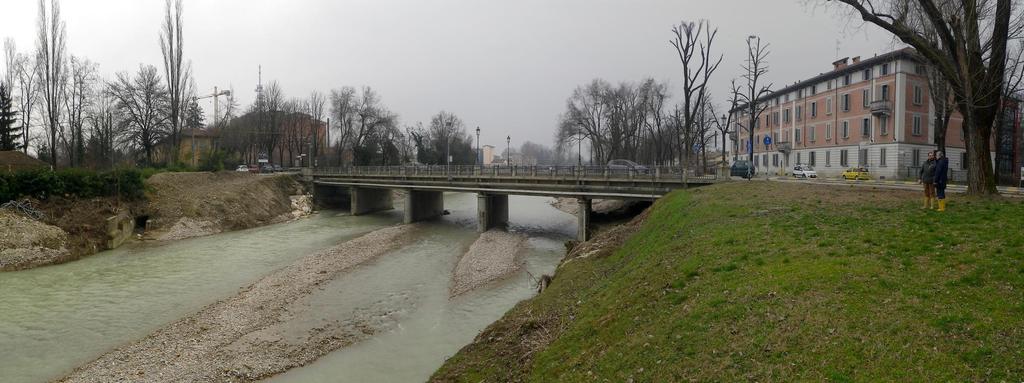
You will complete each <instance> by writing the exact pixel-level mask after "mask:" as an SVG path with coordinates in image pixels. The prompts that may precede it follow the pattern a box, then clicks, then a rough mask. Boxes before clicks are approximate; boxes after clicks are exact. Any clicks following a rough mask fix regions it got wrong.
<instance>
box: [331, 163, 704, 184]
mask: <svg viewBox="0 0 1024 383" xmlns="http://www.w3.org/2000/svg"><path fill="white" fill-rule="evenodd" d="M686 172H687V174H686V178H687V179H688V180H694V181H714V180H716V179H717V178H718V168H714V167H709V168H707V169H697V170H695V169H687V170H686ZM313 173H314V174H315V175H319V176H330V175H345V176H352V175H367V176H395V177H399V176H448V177H478V178H484V177H486V178H499V177H503V178H541V179H544V178H547V179H555V178H559V179H568V178H580V179H595V178H596V179H635V180H670V179H679V180H682V178H683V170H682V168H679V167H672V166H651V167H646V166H642V167H625V166H622V167H619V166H554V165H552V166H544V165H511V166H502V165H486V166H473V165H452V166H445V165H422V166H346V167H334V168H318V169H315V170H314V171H313Z"/></svg>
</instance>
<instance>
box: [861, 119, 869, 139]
mask: <svg viewBox="0 0 1024 383" xmlns="http://www.w3.org/2000/svg"><path fill="white" fill-rule="evenodd" d="M860 134H861V136H864V137H871V119H870V118H865V119H863V120H861V122H860Z"/></svg>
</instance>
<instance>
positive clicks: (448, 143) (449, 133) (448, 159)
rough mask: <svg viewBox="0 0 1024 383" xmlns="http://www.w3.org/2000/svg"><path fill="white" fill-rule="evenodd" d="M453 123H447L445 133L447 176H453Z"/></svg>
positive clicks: (445, 169)
mask: <svg viewBox="0 0 1024 383" xmlns="http://www.w3.org/2000/svg"><path fill="white" fill-rule="evenodd" d="M451 146H452V121H451V120H448V122H447V123H445V131H444V161H445V165H444V172H445V174H449V175H450V174H452V151H451Z"/></svg>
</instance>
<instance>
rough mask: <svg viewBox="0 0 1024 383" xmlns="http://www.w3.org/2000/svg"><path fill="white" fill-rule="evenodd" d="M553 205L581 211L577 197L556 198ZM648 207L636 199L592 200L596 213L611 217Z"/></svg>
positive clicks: (574, 211) (569, 210)
mask: <svg viewBox="0 0 1024 383" xmlns="http://www.w3.org/2000/svg"><path fill="white" fill-rule="evenodd" d="M551 206H553V207H554V208H555V209H558V210H561V211H563V212H566V213H569V214H576V212H577V211H579V204H577V203H576V199H575V198H555V200H554V201H552V202H551ZM644 207H646V205H645V204H641V203H639V202H636V201H624V200H617V199H595V200H592V201H591V202H590V210H591V211H592V212H593V213H594V214H598V215H605V216H609V217H623V216H629V215H634V214H636V213H639V209H638V208H644Z"/></svg>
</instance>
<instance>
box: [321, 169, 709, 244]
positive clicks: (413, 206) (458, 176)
mask: <svg viewBox="0 0 1024 383" xmlns="http://www.w3.org/2000/svg"><path fill="white" fill-rule="evenodd" d="M302 174H303V177H304V178H305V179H306V180H307V181H311V182H312V183H313V186H314V187H313V189H314V192H313V194H314V198H315V199H316V200H317V203H318V204H327V205H335V206H343V205H345V204H347V205H348V206H349V207H350V209H351V210H350V211H351V213H352V214H353V215H363V214H369V213H373V212H377V211H382V210H390V209H393V208H394V204H393V202H394V201H393V197H392V193H390V192H382V190H402V191H405V201H404V205H405V218H404V221H405V223H413V222H419V221H424V220H430V219H435V218H438V217H440V216H441V215H442V214H444V198H443V196H444V192H460V193H477V201H478V203H477V219H478V229H479V231H481V232H483V231H487V230H489V229H491V228H495V227H503V226H506V225H507V224H508V211H509V206H508V196H509V195H526V196H547V197H562V198H575V199H576V200H577V202H578V203H579V207H580V208H579V209H577V210H578V212H577V222H578V224H579V226H578V227H579V229H578V231H577V234H578V235H577V237H578V239H579V240H581V241H585V240H587V238H588V237H587V228H588V226H589V223H590V215H591V201H592V200H593V199H620V200H643V201H653V200H656V199H658V198H661V197H662V196H664V195H665V194H668V193H669V192H671V191H672V190H675V189H679V188H682V187H685V186H688V185H689V186H696V185H706V184H711V183H715V182H717V181H719V179H720V178H719V177H718V176H717V174H715V172H707V173H695V172H694V171H693V170H688V171H687V172H686V173H685V174H684V173H683V172H682V170H681V169H680V168H678V167H668V166H658V167H649V168H648V167H645V168H639V169H636V168H624V167H609V166H490V165H489V166H444V165H441V166H350V167H342V168H316V169H309V168H306V169H303V170H302Z"/></svg>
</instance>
